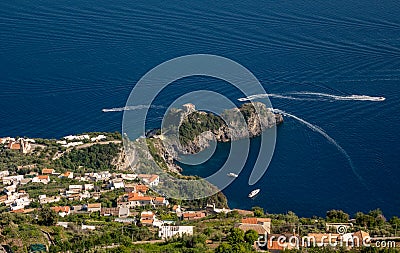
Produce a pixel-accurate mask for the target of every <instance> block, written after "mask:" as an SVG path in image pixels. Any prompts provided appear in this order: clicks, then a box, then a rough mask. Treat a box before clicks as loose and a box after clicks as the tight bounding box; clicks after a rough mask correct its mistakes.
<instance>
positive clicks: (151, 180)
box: [138, 174, 160, 187]
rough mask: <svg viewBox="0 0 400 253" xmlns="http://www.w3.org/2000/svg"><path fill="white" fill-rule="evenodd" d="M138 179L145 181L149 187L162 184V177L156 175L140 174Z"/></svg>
mask: <svg viewBox="0 0 400 253" xmlns="http://www.w3.org/2000/svg"><path fill="white" fill-rule="evenodd" d="M138 178H140V179H141V180H143V182H145V183H146V184H147V185H149V186H153V187H154V186H157V185H158V184H159V183H160V177H159V176H158V175H154V174H150V175H148V174H139V175H138Z"/></svg>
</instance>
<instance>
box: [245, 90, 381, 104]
mask: <svg viewBox="0 0 400 253" xmlns="http://www.w3.org/2000/svg"><path fill="white" fill-rule="evenodd" d="M265 97H271V98H278V99H289V100H303V101H331V102H332V101H338V100H339V101H372V102H382V101H385V99H386V98H385V97H372V96H367V95H348V96H339V95H332V94H326V93H319V92H307V91H303V92H290V93H284V94H273V93H270V94H256V95H251V96H248V97H244V98H239V99H238V100H239V101H241V102H244V101H250V100H254V99H258V98H265Z"/></svg>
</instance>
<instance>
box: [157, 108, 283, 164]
mask: <svg viewBox="0 0 400 253" xmlns="http://www.w3.org/2000/svg"><path fill="white" fill-rule="evenodd" d="M166 122H167V123H166V125H164V126H163V132H165V134H163V135H162V136H158V137H160V138H162V139H163V142H164V144H167V145H166V147H165V149H166V150H162V153H169V154H170V155H169V156H168V155H166V154H164V156H167V157H168V160H171V159H172V158H173V157H174V156H177V155H179V154H194V153H197V152H200V151H202V150H204V149H205V148H207V147H209V145H210V142H211V141H213V140H214V141H217V142H227V141H232V140H239V139H243V138H252V137H255V136H258V135H260V134H261V133H262V131H264V130H266V129H268V128H272V127H274V126H276V125H278V124H280V123H282V122H283V117H282V115H280V114H275V113H274V112H273V111H272V110H271V109H270V108H267V106H266V105H265V104H263V103H260V102H255V103H245V104H243V105H242V106H241V107H239V108H234V109H230V110H225V111H224V112H223V113H222V114H221V116H217V115H215V114H213V113H209V112H204V111H197V110H196V109H195V107H194V105H191V104H188V105H185V106H184V109H173V110H171V111H170V112H169V113H168V114H167V120H166ZM155 132H156V133H160V132H159V131H153V132H152V133H155ZM164 151H165V152H164Z"/></svg>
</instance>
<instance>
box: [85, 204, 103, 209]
mask: <svg viewBox="0 0 400 253" xmlns="http://www.w3.org/2000/svg"><path fill="white" fill-rule="evenodd" d="M87 207H88V208H101V203H92V204H88V205H87Z"/></svg>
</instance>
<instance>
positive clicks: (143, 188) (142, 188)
mask: <svg viewBox="0 0 400 253" xmlns="http://www.w3.org/2000/svg"><path fill="white" fill-rule="evenodd" d="M148 189H149V188H148V187H147V186H145V185H143V184H139V185H136V186H135V190H136V191H137V192H143V193H146V192H147V190H148Z"/></svg>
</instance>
